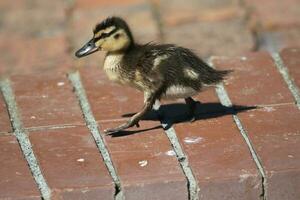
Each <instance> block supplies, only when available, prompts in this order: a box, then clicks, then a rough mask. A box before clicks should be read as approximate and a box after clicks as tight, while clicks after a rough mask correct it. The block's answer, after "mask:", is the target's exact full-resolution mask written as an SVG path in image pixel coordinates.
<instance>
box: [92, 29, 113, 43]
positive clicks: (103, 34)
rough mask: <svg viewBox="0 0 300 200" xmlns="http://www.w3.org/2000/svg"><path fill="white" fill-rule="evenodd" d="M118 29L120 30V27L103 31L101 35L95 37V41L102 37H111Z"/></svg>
mask: <svg viewBox="0 0 300 200" xmlns="http://www.w3.org/2000/svg"><path fill="white" fill-rule="evenodd" d="M117 30H119V29H118V28H115V29H114V30H112V31H110V32H109V33H102V34H101V35H100V36H98V37H96V38H94V39H95V41H98V40H100V39H102V38H106V37H109V36H111V35H112V34H114V33H115V32H117Z"/></svg>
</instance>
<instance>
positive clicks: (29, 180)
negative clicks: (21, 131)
mask: <svg viewBox="0 0 300 200" xmlns="http://www.w3.org/2000/svg"><path fill="white" fill-rule="evenodd" d="M0 159H1V166H0V177H1V180H0V199H32V200H33V199H36V200H37V199H41V197H40V194H39V191H38V189H37V185H36V184H35V182H34V180H33V177H32V175H31V173H30V170H29V168H28V165H27V163H26V160H25V159H24V157H23V155H22V152H21V150H20V148H19V145H18V142H17V140H16V138H15V137H14V136H0Z"/></svg>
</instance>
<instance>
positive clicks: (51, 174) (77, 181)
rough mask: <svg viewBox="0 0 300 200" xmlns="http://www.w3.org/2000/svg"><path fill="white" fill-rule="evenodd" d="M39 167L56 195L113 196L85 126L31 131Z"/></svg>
mask: <svg viewBox="0 0 300 200" xmlns="http://www.w3.org/2000/svg"><path fill="white" fill-rule="evenodd" d="M29 137H30V140H31V142H32V145H33V150H34V152H35V155H36V157H37V159H38V161H39V163H40V166H41V170H42V172H43V174H44V176H45V179H46V180H47V182H48V184H49V187H50V188H51V189H52V190H53V195H54V197H56V198H57V199H73V198H72V197H74V196H77V198H92V197H95V196H98V198H99V197H101V199H102V198H103V199H113V194H114V185H113V183H112V179H111V177H110V176H109V174H108V171H107V169H106V167H105V165H104V163H103V161H102V157H101V155H100V153H99V151H98V149H97V147H96V144H95V142H94V139H93V138H92V137H91V135H90V133H89V131H88V129H87V128H85V127H76V128H68V129H57V130H51V131H38V132H31V133H30V135H29Z"/></svg>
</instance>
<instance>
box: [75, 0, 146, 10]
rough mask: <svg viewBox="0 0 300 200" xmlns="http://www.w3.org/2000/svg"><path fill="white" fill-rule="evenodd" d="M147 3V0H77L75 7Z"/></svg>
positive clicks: (86, 7) (89, 7)
mask: <svg viewBox="0 0 300 200" xmlns="http://www.w3.org/2000/svg"><path fill="white" fill-rule="evenodd" d="M140 3H146V1H145V0H126V1H124V0H123V1H122V0H111V1H106V0H77V1H76V4H75V7H76V8H77V9H95V8H101V7H102V8H103V7H109V6H129V5H132V4H140Z"/></svg>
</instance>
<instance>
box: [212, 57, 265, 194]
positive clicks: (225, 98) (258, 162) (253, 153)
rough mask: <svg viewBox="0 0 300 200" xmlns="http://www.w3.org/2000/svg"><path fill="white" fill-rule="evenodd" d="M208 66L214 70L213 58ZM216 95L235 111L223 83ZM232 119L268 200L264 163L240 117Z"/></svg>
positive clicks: (219, 85)
mask: <svg viewBox="0 0 300 200" xmlns="http://www.w3.org/2000/svg"><path fill="white" fill-rule="evenodd" d="M208 64H209V65H210V66H211V67H213V68H214V65H213V62H212V57H211V58H210V59H209V60H208ZM215 91H216V93H217V96H218V98H219V100H220V102H221V104H222V105H223V106H225V107H227V108H228V111H233V108H232V106H233V105H232V102H231V100H230V98H229V95H228V93H227V91H226V90H225V87H224V85H223V83H219V84H218V85H217V86H216V89H215ZM232 118H233V120H234V123H235V124H236V126H237V128H238V129H239V131H240V134H241V135H242V137H243V139H244V141H245V142H246V144H247V146H248V149H249V151H250V154H251V156H252V159H253V160H254V162H255V165H256V167H257V169H258V171H259V173H260V175H261V178H262V180H261V181H262V194H261V198H262V199H263V200H267V193H266V190H267V178H266V173H265V170H264V168H263V165H262V162H261V159H260V158H259V156H258V154H257V153H256V151H255V148H254V146H253V144H252V142H251V140H250V138H249V136H248V133H247V131H246V130H245V129H244V127H243V125H242V122H241V120H240V119H239V117H238V116H237V115H236V114H232Z"/></svg>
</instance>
